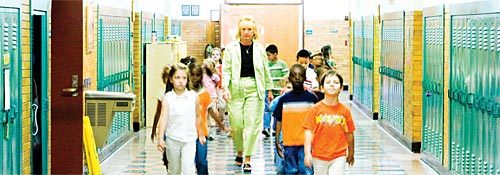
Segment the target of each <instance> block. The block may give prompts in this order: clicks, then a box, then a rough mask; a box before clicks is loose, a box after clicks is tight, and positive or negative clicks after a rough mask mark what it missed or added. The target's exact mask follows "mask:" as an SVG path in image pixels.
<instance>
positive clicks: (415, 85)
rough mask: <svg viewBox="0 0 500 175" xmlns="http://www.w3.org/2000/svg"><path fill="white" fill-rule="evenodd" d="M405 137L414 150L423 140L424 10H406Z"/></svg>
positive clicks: (416, 149) (417, 149) (417, 148)
mask: <svg viewBox="0 0 500 175" xmlns="http://www.w3.org/2000/svg"><path fill="white" fill-rule="evenodd" d="M404 35H405V41H404V44H405V47H404V48H405V49H404V52H405V53H404V55H405V58H404V59H405V65H404V104H405V105H404V137H405V138H406V139H408V141H409V142H410V143H405V145H406V146H407V147H409V148H410V150H412V151H413V152H420V143H421V140H422V36H423V35H422V11H409V12H405V32H404Z"/></svg>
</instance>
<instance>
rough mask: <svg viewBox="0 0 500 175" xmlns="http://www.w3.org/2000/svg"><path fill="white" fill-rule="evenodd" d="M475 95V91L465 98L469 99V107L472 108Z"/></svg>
mask: <svg viewBox="0 0 500 175" xmlns="http://www.w3.org/2000/svg"><path fill="white" fill-rule="evenodd" d="M474 96H475V94H474V93H468V94H467V97H466V98H465V100H467V101H466V103H467V105H468V106H469V108H472V106H473V105H474Z"/></svg>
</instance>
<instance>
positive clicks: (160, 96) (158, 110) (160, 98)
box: [151, 65, 170, 170]
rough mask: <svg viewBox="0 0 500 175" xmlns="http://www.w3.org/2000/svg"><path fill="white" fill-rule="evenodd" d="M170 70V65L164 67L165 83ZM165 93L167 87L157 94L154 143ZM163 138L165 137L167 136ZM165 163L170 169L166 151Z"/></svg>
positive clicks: (164, 153) (152, 138)
mask: <svg viewBox="0 0 500 175" xmlns="http://www.w3.org/2000/svg"><path fill="white" fill-rule="evenodd" d="M169 72H170V65H167V66H165V67H163V73H162V74H161V78H162V80H163V84H165V85H166V84H167V82H168V74H169ZM165 93H167V88H165V89H163V90H161V92H159V93H158V95H157V96H156V98H157V100H158V101H157V104H156V113H155V118H154V120H153V128H152V131H151V142H153V143H154V139H155V137H157V136H158V135H159V134H158V133H159V132H158V130H157V128H158V122H159V121H160V116H161V108H162V105H161V104H162V103H161V102H162V101H163V98H164V97H165ZM161 135H164V134H161ZM163 139H165V137H164V138H163ZM163 165H165V167H166V168H167V170H168V159H167V153H166V152H163Z"/></svg>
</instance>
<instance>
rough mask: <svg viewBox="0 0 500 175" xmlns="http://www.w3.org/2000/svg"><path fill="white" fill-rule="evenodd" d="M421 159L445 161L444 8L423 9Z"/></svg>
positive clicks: (435, 162)
mask: <svg viewBox="0 0 500 175" xmlns="http://www.w3.org/2000/svg"><path fill="white" fill-rule="evenodd" d="M423 34H424V39H423V40H424V45H423V46H424V47H423V50H424V54H423V56H424V57H423V79H422V89H423V94H422V110H423V111H422V112H423V113H422V148H421V153H422V155H423V156H422V159H424V161H426V162H430V163H431V165H433V164H437V165H436V166H442V164H443V135H444V134H443V128H444V126H443V122H444V118H443V117H444V106H443V102H444V93H443V91H444V89H443V88H444V86H443V84H444V8H443V6H437V7H430V8H426V9H424V31H423Z"/></svg>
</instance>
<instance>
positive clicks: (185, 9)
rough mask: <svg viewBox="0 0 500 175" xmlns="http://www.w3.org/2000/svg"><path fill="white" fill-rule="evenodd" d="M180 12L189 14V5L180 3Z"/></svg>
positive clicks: (184, 14)
mask: <svg viewBox="0 0 500 175" xmlns="http://www.w3.org/2000/svg"><path fill="white" fill-rule="evenodd" d="M181 12H182V16H189V14H191V6H190V5H182V6H181Z"/></svg>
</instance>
